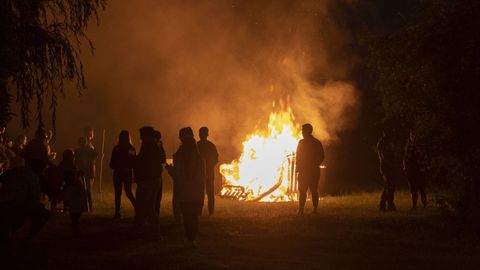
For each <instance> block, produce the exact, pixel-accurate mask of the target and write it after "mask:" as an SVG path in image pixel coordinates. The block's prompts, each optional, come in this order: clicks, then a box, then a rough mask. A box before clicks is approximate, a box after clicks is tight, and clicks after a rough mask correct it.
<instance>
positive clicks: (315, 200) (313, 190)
mask: <svg viewBox="0 0 480 270" xmlns="http://www.w3.org/2000/svg"><path fill="white" fill-rule="evenodd" d="M309 189H310V194H312V205H313V213H314V214H316V213H317V208H318V200H319V196H318V180H314V179H312V181H311V182H310V185H309Z"/></svg>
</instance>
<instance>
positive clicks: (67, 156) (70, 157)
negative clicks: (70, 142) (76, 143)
mask: <svg viewBox="0 0 480 270" xmlns="http://www.w3.org/2000/svg"><path fill="white" fill-rule="evenodd" d="M62 158H63V160H64V161H66V162H73V161H74V159H75V154H74V153H73V150H72V149H67V150H65V151H63V154H62Z"/></svg>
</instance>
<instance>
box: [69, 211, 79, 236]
mask: <svg viewBox="0 0 480 270" xmlns="http://www.w3.org/2000/svg"><path fill="white" fill-rule="evenodd" d="M81 215H82V212H75V213H72V212H70V221H71V223H72V224H71V225H72V233H73V237H75V238H79V237H80V236H81V234H80V216H81Z"/></svg>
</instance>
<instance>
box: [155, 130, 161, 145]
mask: <svg viewBox="0 0 480 270" xmlns="http://www.w3.org/2000/svg"><path fill="white" fill-rule="evenodd" d="M161 140H162V133H160V131H158V130H155V141H156V142H157V143H158V142H160V141H161Z"/></svg>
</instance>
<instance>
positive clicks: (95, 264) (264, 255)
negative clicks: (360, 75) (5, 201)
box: [0, 192, 480, 270]
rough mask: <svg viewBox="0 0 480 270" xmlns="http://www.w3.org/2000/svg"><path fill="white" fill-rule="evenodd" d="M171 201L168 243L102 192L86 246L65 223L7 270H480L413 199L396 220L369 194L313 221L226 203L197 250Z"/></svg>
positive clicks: (476, 258) (9, 254) (21, 250)
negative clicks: (136, 227)
mask: <svg viewBox="0 0 480 270" xmlns="http://www.w3.org/2000/svg"><path fill="white" fill-rule="evenodd" d="M166 197H167V198H164V200H163V202H164V203H163V205H162V214H161V229H162V232H163V240H159V239H156V238H153V237H151V236H150V235H148V234H138V233H136V232H134V231H133V230H132V216H133V211H132V209H131V207H130V206H129V205H128V203H127V202H126V200H124V201H123V209H124V210H123V218H122V220H113V219H112V216H113V194H112V193H111V192H104V193H101V194H98V193H97V194H95V206H96V207H95V209H94V210H95V212H94V213H93V214H87V215H85V216H84V217H83V220H82V230H83V234H84V235H83V238H82V239H72V237H71V234H70V227H69V220H68V217H67V216H66V215H62V214H57V215H55V216H53V217H52V219H51V220H50V221H49V223H48V224H47V226H46V227H45V229H44V231H42V232H41V234H40V235H39V237H38V239H36V240H35V241H34V242H31V243H28V242H25V241H23V240H21V239H18V240H17V241H15V242H14V243H12V244H11V245H10V246H9V247H8V250H7V251H4V252H3V253H2V256H5V259H4V260H3V261H4V262H5V261H6V262H7V264H8V265H6V264H3V265H4V266H6V268H3V267H1V266H2V265H0V269H2V270H3V269H5V270H7V269H12V270H14V269H82V270H86V269H101V270H105V269H132V270H133V269H480V264H479V262H480V252H479V249H478V248H476V247H474V245H473V241H472V240H471V239H470V238H469V237H468V235H466V233H464V232H463V231H462V230H461V229H460V228H461V227H460V226H459V224H457V223H456V222H454V221H452V220H453V219H452V218H446V217H445V216H444V215H441V214H440V211H439V210H438V209H437V208H435V207H434V206H431V207H429V208H427V209H425V210H423V209H422V210H417V211H411V210H409V209H410V203H409V197H408V194H407V193H401V194H399V195H398V196H397V200H398V202H397V204H398V208H399V211H397V212H388V213H381V212H379V211H378V210H377V203H378V202H377V199H378V197H379V194H378V193H362V194H354V195H348V196H342V197H326V198H322V200H321V202H320V208H319V213H318V214H316V215H312V214H306V215H305V216H297V215H296V212H297V206H296V204H295V203H273V204H268V203H246V202H237V201H229V200H222V199H218V200H217V211H216V214H215V216H213V217H208V216H203V217H202V218H201V224H200V234H199V237H198V246H197V248H195V249H189V248H186V247H185V244H184V240H183V230H182V227H181V226H180V225H178V224H175V223H174V221H173V218H171V217H170V214H171V209H170V198H169V196H168V195H167V196H166ZM307 204H308V207H309V208H307V213H308V212H309V211H310V210H311V208H310V202H307ZM18 237H19V238H21V233H20V234H19V236H18Z"/></svg>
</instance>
